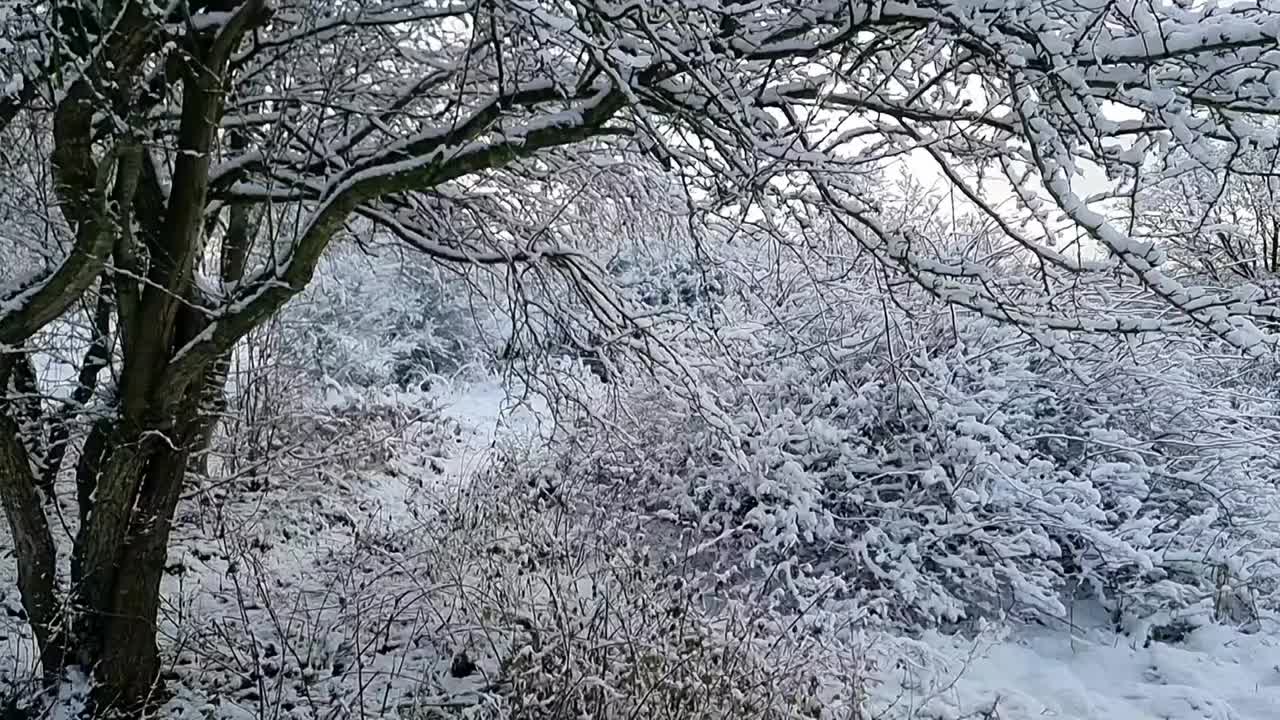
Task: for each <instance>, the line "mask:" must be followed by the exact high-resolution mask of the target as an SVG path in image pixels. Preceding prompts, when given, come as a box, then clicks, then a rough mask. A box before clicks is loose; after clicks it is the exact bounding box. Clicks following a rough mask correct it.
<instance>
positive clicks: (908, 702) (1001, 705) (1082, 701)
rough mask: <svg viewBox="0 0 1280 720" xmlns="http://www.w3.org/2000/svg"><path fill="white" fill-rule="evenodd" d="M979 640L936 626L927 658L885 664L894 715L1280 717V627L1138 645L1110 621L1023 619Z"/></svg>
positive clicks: (1007, 719) (887, 698)
mask: <svg viewBox="0 0 1280 720" xmlns="http://www.w3.org/2000/svg"><path fill="white" fill-rule="evenodd" d="M1005 635H1006V636H1005V637H1004V638H1002V639H999V640H996V641H991V640H979V641H976V642H975V641H971V640H967V639H963V638H958V637H953V636H945V635H940V634H936V633H930V634H928V635H927V636H926V637H924V638H921V639H920V642H919V651H920V655H921V656H922V660H923V662H921V663H919V664H915V665H907V664H906V663H903V664H902V665H900V666H899V667H898V668H896V669H895V670H894V671H891V672H884V673H883V677H882V678H881V679H882V681H883V682H884V684H883V685H882V686H880V687H879V688H878V689H877V691H876V693H875V695H876V704H877V706H878V707H879V708H880V709H881V710H882V711H884V716H886V717H895V718H896V717H904V718H905V717H923V718H941V719H946V720H953V719H958V718H966V717H969V718H1002V719H1003V720H1022V719H1024V718H1059V719H1061V720H1096V719H1099V718H1107V719H1115V720H1201V719H1206V720H1270V719H1272V718H1280V633H1277V627H1276V625H1274V624H1272V625H1271V627H1270V631H1269V632H1266V631H1264V632H1261V633H1256V634H1242V633H1240V632H1237V631H1235V630H1232V629H1229V628H1222V627H1206V628H1201V629H1199V630H1197V631H1195V632H1194V633H1192V634H1191V635H1190V637H1189V638H1188V639H1187V640H1186V641H1185V642H1183V643H1181V644H1178V645H1166V644H1163V643H1152V644H1151V645H1150V646H1149V647H1141V646H1136V647H1135V646H1134V645H1133V644H1131V642H1130V641H1129V638H1126V637H1124V636H1122V635H1116V634H1114V633H1111V632H1109V631H1107V630H1104V629H1091V630H1086V629H1079V630H1077V631H1076V632H1074V633H1072V632H1067V631H1066V630H1054V629H1049V628H1034V629H1033V628H1015V629H1012V630H1011V631H1010V632H1008V633H1006V634H1005Z"/></svg>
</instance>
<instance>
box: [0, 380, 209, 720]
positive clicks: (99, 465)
mask: <svg viewBox="0 0 1280 720" xmlns="http://www.w3.org/2000/svg"><path fill="white" fill-rule="evenodd" d="M219 381H220V376H219V375H217V374H215V373H210V374H209V375H208V376H207V377H205V379H204V381H203V382H201V383H198V384H197V385H196V386H195V387H191V388H189V389H188V391H187V393H185V394H186V396H187V398H188V399H185V400H183V401H182V402H179V403H176V404H171V403H165V405H166V406H167V407H166V410H165V411H164V412H163V413H162V414H161V415H160V417H167V420H165V421H163V422H155V423H153V424H150V426H149V427H148V426H143V427H141V428H139V427H135V429H134V430H133V431H131V432H129V431H124V430H122V429H121V428H120V427H119V425H120V424H121V420H120V419H119V418H114V419H111V420H104V421H100V422H98V423H97V424H96V425H95V426H94V429H93V430H92V431H91V433H90V438H89V439H88V440H87V441H86V443H85V452H84V453H83V454H82V457H81V461H80V463H79V464H78V465H77V482H78V484H79V485H80V487H79V488H78V491H77V494H78V495H79V497H80V504H81V526H80V530H79V532H78V533H77V536H76V538H75V542H74V547H73V549H72V556H71V573H70V584H69V586H67V585H65V584H61V585H60V583H59V582H58V580H57V577H58V576H57V553H56V547H55V545H54V543H53V541H52V534H51V532H50V528H49V527H48V525H47V519H46V518H47V517H48V513H47V512H46V510H45V507H44V505H45V503H46V502H47V500H48V499H47V498H46V497H45V496H44V494H43V492H42V491H41V490H40V484H39V481H38V479H37V474H36V467H37V466H36V464H35V463H33V462H32V458H31V457H30V456H29V454H28V452H27V449H26V447H25V446H24V444H23V442H22V439H21V433H20V429H19V426H18V424H17V423H16V422H15V421H14V420H13V419H12V417H10V416H9V415H7V414H3V413H0V484H2V485H3V487H2V488H0V489H2V490H3V492H0V498H3V499H4V505H5V511H6V515H7V516H8V520H9V524H10V528H11V529H12V532H13V535H14V544H15V551H16V552H15V555H16V557H17V559H18V570H19V573H18V574H19V586H20V589H21V593H22V599H23V604H24V608H25V610H26V612H27V615H28V618H29V621H30V623H31V627H32V629H33V631H34V632H33V634H34V635H35V639H36V642H37V643H38V645H39V648H40V657H41V662H42V665H43V667H44V671H45V680H46V683H47V684H53V683H56V682H58V681H59V680H60V679H61V677H62V676H63V674H64V672H65V670H66V669H67V668H69V667H74V668H77V669H79V670H80V671H82V672H84V673H85V674H86V675H89V676H91V677H92V678H93V679H94V681H95V685H94V694H93V696H92V698H91V699H92V701H93V702H92V707H93V710H94V712H96V713H113V712H114V713H123V714H126V715H135V714H137V713H138V712H140V711H141V710H143V709H145V708H147V707H149V706H154V705H155V704H156V703H158V702H159V701H161V700H162V697H161V695H160V693H159V692H158V690H159V685H158V678H159V674H160V658H159V653H158V648H157V646H156V621H157V616H158V613H159V609H160V583H161V580H162V576H163V572H164V567H165V554H166V552H167V549H168V543H169V536H170V531H171V529H172V523H173V516H174V512H175V509H176V507H177V503H178V499H179V498H180V496H181V494H182V489H183V481H184V479H185V477H186V475H187V468H188V462H189V460H190V457H191V455H192V453H193V452H195V451H197V450H198V449H200V448H199V447H198V446H199V444H201V443H202V442H204V440H205V438H207V437H208V432H207V428H208V427H209V426H210V425H211V424H212V423H213V422H214V420H215V418H214V416H212V415H210V414H207V413H203V412H202V408H201V403H200V401H199V398H202V397H204V396H205V395H207V394H208V392H210V391H211V389H212V388H213V387H216V388H217V389H218V390H221V385H220V384H219ZM157 396H158V397H163V394H158V395H157ZM149 419H151V418H149ZM89 498H92V501H91V502H90V501H89V500H88V499H89Z"/></svg>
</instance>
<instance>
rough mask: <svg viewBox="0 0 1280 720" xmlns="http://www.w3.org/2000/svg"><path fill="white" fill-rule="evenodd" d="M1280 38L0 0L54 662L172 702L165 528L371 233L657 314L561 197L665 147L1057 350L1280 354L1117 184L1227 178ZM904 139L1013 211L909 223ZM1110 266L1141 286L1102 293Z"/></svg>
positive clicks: (800, 14) (855, 8) (543, 3)
mask: <svg viewBox="0 0 1280 720" xmlns="http://www.w3.org/2000/svg"><path fill="white" fill-rule="evenodd" d="M1278 30H1280V9H1276V8H1274V7H1273V5H1272V4H1271V3H1269V2H1238V3H1232V4H1229V5H1225V6H1219V5H1217V4H1213V3H1204V4H1191V3H1184V2H1174V1H1172V0H1168V1H1164V2H1153V3H1142V4H1132V3H1110V2H1094V1H1093V0H1071V1H1068V2H1051V3H1042V2H1027V1H1023V2H999V3H990V2H980V1H976V0H904V1H902V2H880V1H878V0H876V1H872V2H848V1H847V0H802V1H800V2H796V1H794V0H786V1H782V0H762V1H760V2H739V1H738V0H711V1H710V2H708V1H706V0H696V1H694V0H661V1H656V2H644V3H624V2H611V1H610V0H482V1H479V2H452V1H451V0H361V1H359V2H357V1H355V0H338V1H336V2H330V3H315V2H308V1H306V0H199V1H197V0H174V1H172V2H153V1H151V0H3V1H0V33H2V34H0V135H2V137H3V139H2V140H0V147H3V148H4V150H3V163H4V168H5V170H4V172H5V177H4V182H3V183H0V185H2V189H0V193H3V198H4V202H3V208H4V212H5V217H6V222H5V225H4V226H3V228H0V238H3V241H4V242H3V245H4V249H3V252H4V257H5V258H6V262H5V265H4V271H3V272H4V275H5V278H4V279H5V282H6V286H5V291H4V294H3V299H2V300H0V345H3V348H4V350H5V352H4V359H3V363H2V364H0V375H2V376H3V378H4V379H5V383H4V384H5V387H6V388H9V389H10V390H11V392H10V393H9V394H8V396H7V399H6V401H5V408H4V409H5V411H6V412H5V413H4V415H3V419H0V498H2V499H3V503H4V507H5V512H6V516H7V518H8V521H9V526H10V531H11V534H12V537H13V540H14V546H15V552H16V555H17V558H18V566H19V584H20V586H21V592H22V596H23V602H24V605H25V607H26V612H27V615H28V618H29V621H30V623H31V625H32V627H33V629H34V632H35V634H36V636H37V639H38V641H39V644H40V646H41V649H42V661H43V665H44V670H45V672H46V674H47V675H48V676H49V678H50V680H51V681H52V680H54V679H56V678H57V677H58V675H59V674H60V672H61V671H62V669H63V668H65V667H78V668H81V669H84V670H87V671H89V672H91V673H92V676H93V677H94V679H95V681H96V690H95V693H96V697H97V699H98V701H99V702H100V703H103V704H111V705H112V706H113V707H123V708H130V707H137V706H139V705H142V704H144V703H145V701H146V699H147V698H148V697H150V696H151V695H152V690H153V689H154V687H155V683H156V680H157V677H158V670H159V655H158V651H157V647H156V640H155V631H154V618H155V615H156V612H157V608H158V606H159V603H160V597H159V582H160V575H161V572H162V568H163V565H164V558H165V552H166V545H167V541H168V537H169V533H170V526H171V519H172V516H173V512H174V507H175V503H176V502H177V501H178V498H179V497H180V495H181V489H182V486H183V481H184V476H185V473H186V469H187V467H188V459H189V456H190V455H191V454H192V453H193V452H195V451H196V450H198V448H199V445H200V443H201V442H203V439H204V438H206V437H208V433H207V428H208V424H209V423H211V422H213V421H214V413H213V412H212V411H211V408H216V405H217V403H216V398H217V396H218V395H219V394H220V392H221V389H222V386H223V384H224V382H225V380H224V378H225V370H226V364H227V359H228V357H229V353H231V352H232V350H233V348H234V347H235V346H236V343H237V342H238V341H239V340H240V339H241V338H243V337H245V336H246V334H247V333H249V332H250V331H252V330H254V329H255V328H257V327H259V326H261V325H262V324H263V323H264V322H265V321H266V320H267V319H268V318H270V317H271V316H272V315H274V314H275V313H276V312H277V311H279V310H280V309H281V308H282V307H283V306H284V305H285V303H287V302H288V301H289V300H290V299H291V298H293V297H294V296H296V295H297V294H298V293H300V292H301V291H302V290H303V288H304V287H306V286H307V284H308V282H309V281H310V280H311V278H312V275H313V273H314V271H315V269H316V266H317V263H318V262H319V261H320V259H321V257H322V255H323V254H324V252H325V249H326V248H327V247H328V246H329V245H330V244H332V243H333V242H334V241H335V240H336V239H338V238H341V237H343V236H345V235H351V234H355V235H367V234H369V233H374V232H376V233H382V234H385V235H387V236H391V237H395V238H397V239H398V240H400V241H401V242H403V243H405V244H407V245H408V246H409V247H412V248H414V249H416V250H417V251H419V252H421V253H423V254H425V255H426V256H427V257H430V258H433V259H435V260H437V261H439V262H442V263H469V264H475V265H488V266H494V267H500V268H508V269H510V272H511V275H512V277H514V278H517V279H520V280H521V281H522V282H526V283H528V282H532V280H531V278H539V279H541V280H540V281H545V282H547V283H555V284H556V286H557V287H559V288H562V289H563V291H562V292H560V293H559V294H558V295H557V294H550V293H548V294H547V296H548V297H552V298H558V299H559V300H561V301H562V302H564V303H566V304H565V305H562V306H561V307H562V308H571V309H573V310H574V311H575V312H578V313H581V314H582V316H580V317H579V318H578V321H579V322H581V321H582V317H586V318H589V319H590V321H591V322H592V323H595V324H596V325H597V326H599V327H600V333H601V334H602V335H603V336H617V337H629V338H634V337H635V336H636V331H637V329H640V330H643V327H640V328H637V326H638V325H643V323H641V322H640V321H639V320H638V319H637V318H635V317H633V316H632V315H631V314H630V313H629V312H628V309H627V308H626V307H625V305H623V304H621V303H620V302H617V301H615V299H614V297H613V295H612V294H611V293H610V292H609V290H608V287H607V285H606V284H605V282H604V281H603V280H602V277H603V275H604V274H603V273H602V272H601V271H600V270H599V268H598V267H597V266H596V264H595V263H593V262H592V261H591V260H590V259H589V257H588V256H586V255H584V254H583V253H582V252H580V251H579V250H577V249H575V248H574V247H572V246H571V245H568V244H567V241H568V240H569V239H572V238H580V237H582V235H583V228H581V227H573V226H571V225H570V224H568V223H566V222H565V220H564V216H562V214H561V209H562V208H565V207H571V206H574V205H575V203H580V202H588V201H591V202H595V201H597V199H599V198H600V197H603V196H607V195H608V194H609V193H610V192H612V191H616V190H617V189H618V188H620V187H623V186H624V185H623V184H621V183H619V182H606V181H604V180H605V179H608V178H625V177H628V174H629V172H630V168H633V167H635V166H636V165H637V164H650V165H653V164H657V165H659V166H662V167H663V168H665V170H666V172H668V173H670V177H673V178H674V179H675V180H676V181H677V184H678V186H679V187H681V188H682V190H683V192H684V193H685V195H686V200H687V205H688V207H689V208H690V209H689V213H690V215H689V217H690V218H691V219H694V220H697V219H698V218H709V217H717V218H721V219H724V218H730V219H734V220H735V221H736V222H739V223H741V224H743V225H750V226H752V227H760V228H764V229H765V230H767V231H768V232H766V233H765V235H766V236H767V237H768V236H772V237H775V238H779V239H783V240H786V241H787V243H788V245H787V247H788V250H787V252H807V251H811V250H814V249H819V247H818V246H824V248H822V249H826V250H829V249H830V244H831V243H843V244H844V246H845V247H847V248H852V247H856V248H858V249H859V251H860V252H861V253H863V254H865V255H866V256H868V257H871V258H873V259H874V260H875V261H877V262H878V263H879V264H880V265H881V266H882V269H883V271H884V272H885V273H886V274H888V275H889V276H891V277H892V278H893V279H894V280H895V281H901V280H903V279H907V280H910V281H912V282H914V283H916V284H917V285H918V286H920V287H922V288H924V289H926V290H927V291H928V292H929V293H931V294H932V295H934V296H936V297H937V298H940V299H942V300H945V301H947V302H949V303H953V304H955V305H958V306H961V307H964V308H968V309H970V310H973V311H975V312H977V313H980V314H982V315H985V316H988V317H990V318H994V319H996V320H999V321H1001V322H1007V323H1013V324H1015V325H1017V326H1019V327H1020V328H1022V329H1023V330H1024V331H1025V332H1026V333H1028V334H1030V335H1031V336H1032V337H1034V338H1036V340H1037V341H1038V342H1040V343H1041V344H1042V345H1045V346H1046V347H1047V348H1050V349H1052V350H1054V351H1055V352H1056V353H1057V354H1058V355H1059V356H1063V355H1065V354H1067V353H1068V352H1069V351H1068V350H1066V349H1065V348H1064V347H1062V346H1061V345H1060V344H1059V343H1057V342H1055V341H1054V339H1053V337H1054V336H1053V335H1051V334H1050V331H1054V330H1068V331H1070V330H1088V331H1091V332H1098V333H1128V334H1141V333H1150V332H1186V331H1190V330H1206V331H1209V332H1211V333H1213V334H1216V335H1217V336H1219V337H1221V338H1222V339H1224V340H1225V341H1226V342H1228V343H1230V344H1231V345H1233V346H1235V347H1236V348H1238V349H1240V350H1245V351H1248V352H1251V353H1262V352H1264V351H1265V350H1266V348H1268V347H1269V346H1270V344H1271V343H1272V340H1273V338H1271V337H1270V336H1268V335H1266V334H1264V333H1261V332H1259V331H1258V329H1257V327H1256V325H1255V323H1254V319H1256V318H1273V317H1275V316H1276V315H1277V314H1280V309H1278V308H1276V307H1275V305H1274V304H1273V299H1272V298H1269V297H1265V296H1259V295H1257V294H1256V293H1255V294H1248V293H1245V294H1240V293H1239V292H1236V291H1233V292H1231V293H1226V294H1223V293H1218V292H1215V291H1212V290H1206V289H1204V288H1198V287H1191V286H1187V285H1185V284H1184V283H1182V282H1180V281H1179V280H1177V279H1175V278H1174V277H1173V276H1172V275H1171V274H1170V273H1168V272H1166V271H1165V270H1164V269H1163V267H1162V266H1163V264H1164V257H1165V256H1164V254H1163V253H1162V252H1161V250H1160V248H1158V247H1157V246H1156V245H1155V244H1154V243H1153V242H1151V241H1150V240H1145V239H1141V238H1137V237H1135V236H1134V234H1133V232H1132V230H1131V228H1130V226H1129V225H1128V224H1126V223H1123V222H1113V221H1112V220H1111V219H1109V216H1108V214H1107V213H1109V212H1113V211H1115V209H1116V208H1117V207H1120V206H1123V204H1124V202H1125V198H1128V197H1131V196H1132V195H1133V193H1134V189H1135V188H1134V185H1135V183H1138V182H1142V181H1143V178H1142V171H1144V169H1146V168H1148V167H1149V164H1148V162H1147V161H1148V159H1149V158H1150V157H1151V156H1152V154H1153V153H1164V152H1173V151H1175V150H1176V151H1177V152H1180V153H1183V154H1185V156H1186V157H1188V158H1191V159H1192V160H1193V161H1194V162H1198V163H1202V164H1205V165H1206V166H1208V167H1211V168H1213V169H1214V170H1216V171H1219V172H1230V171H1231V170H1232V169H1233V168H1234V166H1235V163H1236V161H1237V158H1239V157H1242V156H1252V155H1253V154H1256V153H1266V152H1269V151H1272V150H1274V149H1275V148H1276V147H1278V146H1280V139H1278V138H1277V135H1276V132H1275V130H1274V128H1273V126H1271V125H1269V124H1267V123H1263V122H1260V121H1257V118H1259V117H1263V116H1266V115H1268V114H1273V113H1275V112H1276V111H1277V110H1280V98H1278V97H1277V93H1276V92H1275V90H1276V89H1277V81H1276V78H1277V74H1276V73H1275V72H1274V69H1273V68H1274V66H1275V63H1276V62H1277V60H1280V48H1277V40H1276V37H1277V31H1278ZM1222 148H1227V149H1228V150H1232V151H1229V152H1225V153H1224V152H1220V150H1221V149H1222ZM1236 149H1238V150H1239V152H1234V150H1236ZM907 154H913V155H914V156H915V157H917V158H919V159H920V160H921V161H922V162H927V163H931V164H932V165H933V166H935V171H937V172H939V173H941V176H942V177H943V178H945V180H946V182H948V183H949V184H950V186H951V187H952V189H953V192H954V193H955V194H956V195H958V196H959V197H960V198H961V200H962V201H963V202H965V203H967V204H969V205H970V206H972V207H973V208H974V209H975V211H976V212H978V213H980V214H981V215H983V216H985V217H986V218H987V219H988V220H989V224H990V226H991V227H993V228H995V229H996V230H997V231H998V232H994V233H986V234H985V235H984V240H983V242H981V243H971V244H968V245H957V244H955V243H951V242H948V243H938V242H935V240H936V239H935V238H930V237H927V236H924V235H922V234H921V232H922V231H920V230H913V229H911V227H910V226H904V225H902V224H901V223H897V222H890V221H889V220H890V219H889V218H887V217H886V215H885V213H886V208H884V207H882V204H881V202H880V199H879V198H877V197H876V195H875V194H874V193H868V192H867V189H868V185H867V183H866V182H865V176H866V175H867V174H868V173H870V172H873V171H875V170H877V169H879V168H881V167H882V166H884V165H885V164H887V163H891V162H895V161H897V160H898V159H900V158H902V157H903V156H904V155H907ZM1099 169H1101V170H1103V171H1105V173H1106V175H1107V177H1108V178H1109V180H1108V182H1106V183H1104V186H1105V187H1104V189H1102V190H1101V191H1100V192H1099V193H1095V196H1093V197H1086V196H1085V195H1084V194H1082V193H1083V189H1082V186H1081V183H1080V181H1081V180H1082V179H1084V178H1085V177H1086V176H1089V177H1094V178H1096V176H1097V174H1098V173H1097V172H1096V171H1097V170H1099ZM992 185H994V186H996V187H998V188H1001V189H1002V190H1001V192H1002V193H1003V194H1005V195H1007V196H1008V201H1007V202H1001V203H996V202H993V201H991V200H990V199H989V198H990V197H991V195H990V192H989V190H990V188H991V187H992ZM568 217H574V216H573V215H570V216H568ZM815 223H816V225H815ZM819 226H820V227H823V228H827V230H824V232H823V237H820V238H807V242H796V241H794V238H795V237H798V235H796V234H795V233H793V232H790V231H789V230H788V228H790V229H791V230H794V229H797V228H804V227H819ZM926 227H927V226H926ZM753 236H755V235H754V234H753ZM800 236H802V235H800ZM1081 237H1084V238H1087V239H1090V240H1089V242H1088V243H1087V245H1083V246H1082V245H1080V242H1081V240H1080V238H1081ZM1117 273H1119V274H1120V275H1121V276H1123V277H1124V278H1125V279H1126V280H1125V281H1126V282H1128V283H1129V284H1130V285H1131V286H1135V287H1139V288H1143V289H1144V290H1143V292H1142V293H1131V294H1114V293H1108V292H1103V291H1102V289H1101V288H1099V287H1098V286H1097V285H1096V284H1095V283H1100V282H1105V283H1106V284H1107V287H1110V279H1111V278H1113V277H1114V276H1115V275H1116V274H1117ZM1091 288H1093V290H1091ZM512 292H513V294H514V296H515V297H517V298H519V297H522V295H521V292H520V290H519V288H518V286H516V285H513V288H512ZM1153 297H1154V298H1157V299H1158V300H1160V301H1161V303H1162V304H1153V303H1152V302H1150V300H1151V298H1153ZM76 327H78V328H79V330H76V331H75V333H72V332H71V330H70V329H71V328H76ZM68 333H70V334H75V335H76V337H80V338H83V342H82V343H81V345H82V346H83V350H82V351H83V355H82V359H81V361H80V363H79V367H78V370H77V373H76V377H75V378H74V380H72V381H70V382H69V385H70V391H69V392H64V393H61V394H57V393H54V394H53V396H52V397H50V398H49V399H47V400H45V401H43V402H39V403H34V402H33V401H32V399H33V398H39V397H41V396H42V395H46V394H50V393H51V392H52V391H51V390H50V389H49V388H44V389H42V388H41V387H40V384H41V383H46V384H47V383H48V382H49V380H50V378H49V377H48V373H44V372H41V371H39V368H37V367H35V364H34V363H33V360H32V353H31V351H32V350H33V349H35V348H36V347H38V346H39V345H40V343H42V342H46V341H47V338H48V337H49V336H51V335H54V336H57V335H59V334H62V335H66V334H68ZM103 377H109V378H110V380H109V381H103V380H100V378H103ZM78 423H80V424H84V425H86V426H87V427H88V428H89V430H88V432H87V433H84V434H83V436H81V435H80V434H77V433H73V432H71V431H70V430H69V428H71V427H72V426H74V425H76V424H78ZM73 436H75V438H76V440H75V444H76V448H75V452H74V453H68V452H66V451H67V450H68V446H69V444H70V443H71V442H72V439H71V438H72V437H73ZM68 456H74V457H75V458H76V467H75V468H74V486H75V491H74V494H75V496H76V498H77V503H76V504H77V505H78V508H79V512H78V518H74V517H73V518H72V519H71V522H70V523H69V524H68V527H73V528H74V530H73V535H74V537H73V539H72V541H71V543H70V544H71V547H70V549H69V555H70V562H69V572H63V571H62V570H61V569H60V567H61V565H60V562H59V548H60V545H61V543H60V542H59V541H58V540H57V539H56V538H55V532H54V530H53V527H52V525H53V524H52V523H51V521H50V518H51V517H52V515H53V513H54V512H55V509H56V507H57V502H58V497H57V495H58V493H59V492H60V490H59V487H60V486H59V483H58V482H57V479H58V478H59V477H60V472H61V469H62V463H63V458H64V457H68ZM66 474H67V475H71V474H72V472H71V469H70V468H69V469H68V471H67V473H66ZM76 514H77V513H72V515H76Z"/></svg>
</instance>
